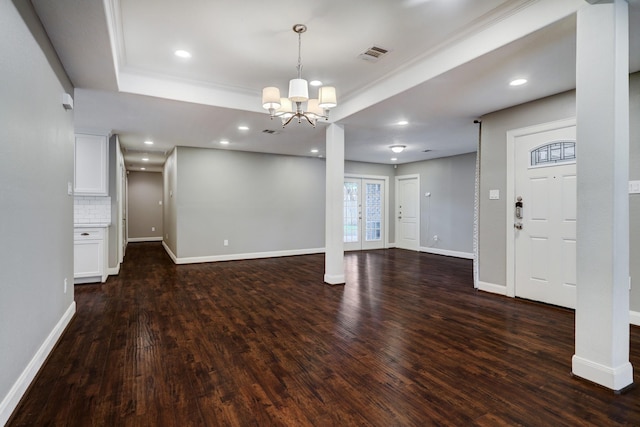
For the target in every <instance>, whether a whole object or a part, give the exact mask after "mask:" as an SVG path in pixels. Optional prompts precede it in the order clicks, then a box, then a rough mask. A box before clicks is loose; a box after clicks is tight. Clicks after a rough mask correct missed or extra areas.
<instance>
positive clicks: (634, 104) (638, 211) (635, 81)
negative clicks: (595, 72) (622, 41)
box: [629, 73, 640, 312]
mask: <svg viewBox="0 0 640 427" xmlns="http://www.w3.org/2000/svg"><path fill="white" fill-rule="evenodd" d="M629 86H630V91H629V179H630V180H634V181H639V180H640V73H634V74H632V75H631V76H629ZM629 230H630V233H631V234H630V236H629V245H630V246H629V259H630V260H631V262H630V263H629V274H631V297H630V301H629V302H630V307H631V310H633V311H637V312H640V262H638V260H640V194H632V195H630V196H629Z"/></svg>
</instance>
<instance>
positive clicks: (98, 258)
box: [73, 240, 103, 278]
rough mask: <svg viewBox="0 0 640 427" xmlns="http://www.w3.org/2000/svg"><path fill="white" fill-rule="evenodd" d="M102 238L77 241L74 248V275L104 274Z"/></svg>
mask: <svg viewBox="0 0 640 427" xmlns="http://www.w3.org/2000/svg"><path fill="white" fill-rule="evenodd" d="M102 244H103V242H102V240H84V241H76V242H75V243H74V245H73V246H74V250H73V266H74V267H73V277H75V278H79V277H94V276H100V277H101V276H102V259H103V250H102Z"/></svg>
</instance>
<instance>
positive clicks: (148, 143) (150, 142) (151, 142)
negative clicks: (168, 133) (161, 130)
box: [144, 141, 153, 145]
mask: <svg viewBox="0 0 640 427" xmlns="http://www.w3.org/2000/svg"><path fill="white" fill-rule="evenodd" d="M144 143H145V144H147V145H153V141H145V142H144Z"/></svg>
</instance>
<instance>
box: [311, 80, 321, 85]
mask: <svg viewBox="0 0 640 427" xmlns="http://www.w3.org/2000/svg"><path fill="white" fill-rule="evenodd" d="M309 85H311V86H322V82H321V81H320V80H311V81H310V82H309Z"/></svg>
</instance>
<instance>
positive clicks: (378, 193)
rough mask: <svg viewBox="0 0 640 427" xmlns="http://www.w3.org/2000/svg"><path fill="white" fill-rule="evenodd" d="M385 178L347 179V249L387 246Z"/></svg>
mask: <svg viewBox="0 0 640 427" xmlns="http://www.w3.org/2000/svg"><path fill="white" fill-rule="evenodd" d="M384 187H385V181H384V180H382V179H363V178H345V180H344V250H345V251H354V250H363V249H382V248H384V224H385V218H384V211H385V209H384V206H385V191H384V190H385V188H384Z"/></svg>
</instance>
